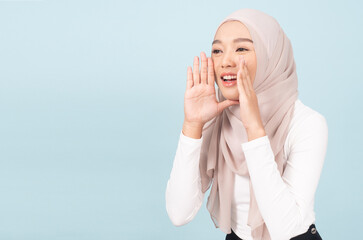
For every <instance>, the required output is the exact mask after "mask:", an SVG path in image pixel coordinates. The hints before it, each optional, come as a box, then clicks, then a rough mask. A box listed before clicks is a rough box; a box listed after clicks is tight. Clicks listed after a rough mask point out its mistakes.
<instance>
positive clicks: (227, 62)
mask: <svg viewBox="0 0 363 240" xmlns="http://www.w3.org/2000/svg"><path fill="white" fill-rule="evenodd" d="M221 66H222V68H227V67H235V66H236V62H235V59H234V57H233V56H232V54H231V53H228V52H226V53H225V54H224V56H223V59H222V65H221Z"/></svg>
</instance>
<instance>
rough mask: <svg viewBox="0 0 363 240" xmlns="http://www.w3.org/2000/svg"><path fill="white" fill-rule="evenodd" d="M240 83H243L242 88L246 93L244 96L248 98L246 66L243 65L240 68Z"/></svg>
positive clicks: (248, 88)
mask: <svg viewBox="0 0 363 240" xmlns="http://www.w3.org/2000/svg"><path fill="white" fill-rule="evenodd" d="M241 72H242V83H243V87H244V90H245V93H246V96H250V95H251V93H250V91H251V90H250V87H249V86H248V83H247V82H248V80H247V74H246V65H245V64H244V63H243V67H242V71H241Z"/></svg>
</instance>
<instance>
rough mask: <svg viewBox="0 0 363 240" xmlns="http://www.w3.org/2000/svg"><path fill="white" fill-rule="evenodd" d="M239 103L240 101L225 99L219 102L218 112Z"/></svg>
mask: <svg viewBox="0 0 363 240" xmlns="http://www.w3.org/2000/svg"><path fill="white" fill-rule="evenodd" d="M236 104H239V101H233V100H229V99H227V100H224V101H223V102H220V103H218V114H219V113H221V112H222V111H223V110H224V109H225V108H227V107H229V106H232V105H236Z"/></svg>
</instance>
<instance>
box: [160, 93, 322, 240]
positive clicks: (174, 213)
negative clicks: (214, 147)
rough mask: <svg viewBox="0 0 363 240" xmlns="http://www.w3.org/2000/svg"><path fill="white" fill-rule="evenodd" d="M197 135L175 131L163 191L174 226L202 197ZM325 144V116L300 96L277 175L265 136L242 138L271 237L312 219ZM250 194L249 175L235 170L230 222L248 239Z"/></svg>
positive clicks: (293, 232)
mask: <svg viewBox="0 0 363 240" xmlns="http://www.w3.org/2000/svg"><path fill="white" fill-rule="evenodd" d="M202 141H203V136H202V137H201V138H200V139H194V138H190V137H187V136H185V135H184V134H183V133H182V132H181V133H180V138H179V143H178V147H177V150H176V154H175V159H174V163H173V168H172V170H171V173H170V178H169V180H168V182H167V186H166V193H165V198H166V210H167V213H168V215H169V218H170V220H171V221H172V223H173V224H174V225H175V226H181V225H184V224H187V223H188V222H190V221H191V220H192V219H193V218H194V217H195V215H196V214H197V212H198V211H199V209H200V207H201V205H202V203H203V199H204V194H203V193H202V191H201V182H200V181H201V180H200V172H199V157H200V152H201V145H202ZM327 144H328V126H327V122H326V120H325V118H324V116H323V115H321V114H320V113H318V112H317V111H315V110H313V109H311V108H309V107H308V106H306V105H304V104H303V103H302V102H301V101H300V100H299V99H297V100H296V102H295V109H294V113H293V118H292V121H291V123H290V126H289V132H288V135H287V137H286V141H285V145H284V157H285V159H287V164H286V168H285V171H284V173H283V175H282V176H280V173H279V171H278V169H277V165H276V162H275V157H274V154H273V152H272V149H271V145H270V142H269V138H268V137H267V136H263V137H260V138H257V139H254V140H252V141H249V142H245V143H241V147H242V149H243V152H244V154H245V157H246V162H247V168H248V171H249V174H250V178H251V181H252V186H253V189H254V192H255V196H256V200H257V204H258V207H259V210H260V213H261V215H262V217H263V219H264V221H265V223H266V226H267V228H268V230H269V233H270V236H271V238H272V240H275V239H276V240H288V239H290V238H292V237H294V236H297V235H299V234H302V233H305V232H306V231H307V230H308V228H309V226H310V225H311V224H312V223H315V213H314V196H315V191H316V189H317V186H318V182H319V178H320V174H321V171H322V168H323V163H324V159H325V155H326V150H327ZM249 194H250V193H249V177H245V176H240V175H238V174H236V175H235V184H234V197H233V198H232V214H231V218H232V219H231V224H232V225H231V228H232V229H233V231H234V232H235V233H236V234H237V235H238V236H239V237H240V238H242V239H244V240H252V236H251V229H250V227H249V226H248V225H247V216H248V210H249V199H250V196H249Z"/></svg>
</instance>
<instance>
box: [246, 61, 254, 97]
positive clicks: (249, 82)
mask: <svg viewBox="0 0 363 240" xmlns="http://www.w3.org/2000/svg"><path fill="white" fill-rule="evenodd" d="M244 72H245V75H246V80H247V81H246V83H247V86H248V89H249V90H250V91H253V85H252V81H251V78H250V74H249V72H248V68H247V63H246V61H244Z"/></svg>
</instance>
